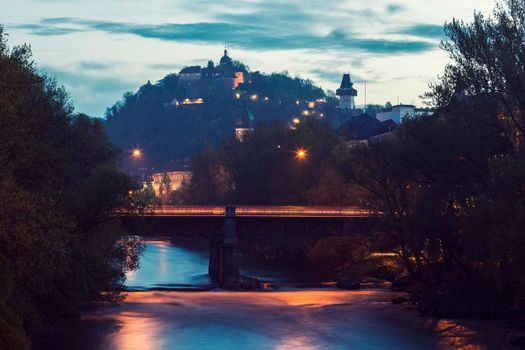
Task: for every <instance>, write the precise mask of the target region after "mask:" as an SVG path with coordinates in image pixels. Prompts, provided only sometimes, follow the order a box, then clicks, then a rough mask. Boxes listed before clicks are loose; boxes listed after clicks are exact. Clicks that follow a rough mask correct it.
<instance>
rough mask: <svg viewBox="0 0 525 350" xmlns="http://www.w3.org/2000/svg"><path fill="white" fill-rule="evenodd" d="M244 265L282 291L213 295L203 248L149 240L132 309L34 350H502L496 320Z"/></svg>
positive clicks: (86, 323) (102, 313) (90, 317)
mask: <svg viewBox="0 0 525 350" xmlns="http://www.w3.org/2000/svg"><path fill="white" fill-rule="evenodd" d="M243 266H244V267H245V269H244V271H243V273H244V274H247V275H255V276H258V277H262V278H263V279H264V280H267V281H268V280H270V281H272V282H274V283H277V284H279V285H280V286H281V287H280V288H277V289H275V290H274V289H270V290H261V291H255V292H251V291H250V292H234V291H222V290H208V288H209V287H210V281H209V279H208V276H207V268H208V257H207V252H206V249H205V247H200V248H199V247H197V248H196V247H191V248H189V247H185V246H181V245H180V244H174V243H172V242H169V241H148V242H146V251H145V254H144V256H143V257H142V258H141V267H140V269H139V270H137V271H134V272H132V273H130V274H129V275H128V276H127V282H126V284H127V286H128V287H129V289H130V290H132V291H131V292H130V293H129V294H128V297H127V298H126V300H125V302H123V303H122V304H120V305H117V306H112V307H106V308H103V309H97V310H96V311H94V312H92V313H89V314H86V315H85V316H84V317H83V319H82V321H81V323H80V325H78V326H75V327H71V328H70V329H68V330H67V332H61V333H60V334H58V335H56V336H54V337H52V339H46V340H45V341H41V342H39V343H38V344H37V345H36V349H78V350H97V349H104V350H132V349H133V350H135V349H137V350H139V349H140V350H142V349H146V350H149V349H181V350H185V349H214V350H223V349H249V350H259V349H274V350H277V349H279V350H284V349H310V350H314V349H405V350H406V349H408V350H410V349H491V348H494V349H500V348H502V347H501V345H502V343H500V342H498V340H497V338H498V337H495V336H494V335H490V334H491V331H492V330H493V327H494V326H495V325H496V324H495V323H490V322H483V323H480V322H470V323H469V322H462V323H457V322H454V321H451V320H436V319H432V318H428V317H421V316H418V315H417V313H416V312H415V311H413V310H407V306H403V305H393V304H392V303H391V302H390V299H392V298H393V297H395V296H396V294H393V293H392V292H389V291H387V290H385V289H380V288H369V289H364V290H359V291H342V290H337V289H333V288H324V287H321V286H319V287H315V288H298V287H297V285H300V283H299V282H301V281H300V280H302V281H308V283H310V284H311V282H312V280H311V279H308V277H309V276H301V274H300V273H294V271H293V269H291V268H288V269H286V268H279V269H275V267H267V266H265V265H261V264H258V263H257V262H253V261H247V262H245V263H244V264H243ZM293 276H295V279H294V277H293ZM297 276H301V278H299V279H298V278H297ZM310 277H311V276H310ZM489 335H490V336H489Z"/></svg>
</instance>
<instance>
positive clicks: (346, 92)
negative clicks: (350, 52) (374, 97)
mask: <svg viewBox="0 0 525 350" xmlns="http://www.w3.org/2000/svg"><path fill="white" fill-rule="evenodd" d="M353 86H354V84H353V83H352V80H351V79H350V74H348V73H346V74H343V79H342V80H341V86H340V87H339V89H337V91H336V94H337V95H338V96H357V90H356V89H354V87H353Z"/></svg>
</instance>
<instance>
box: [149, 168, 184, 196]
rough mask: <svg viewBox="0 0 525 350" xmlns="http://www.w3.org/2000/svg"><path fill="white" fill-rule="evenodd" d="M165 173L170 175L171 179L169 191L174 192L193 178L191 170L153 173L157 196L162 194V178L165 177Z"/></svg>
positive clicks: (152, 178)
mask: <svg viewBox="0 0 525 350" xmlns="http://www.w3.org/2000/svg"><path fill="white" fill-rule="evenodd" d="M164 175H166V176H168V178H169V179H170V188H169V192H173V191H176V190H178V189H180V187H181V186H182V184H183V183H184V182H186V183H187V182H188V181H189V180H190V179H191V171H166V172H158V173H153V174H152V175H151V184H152V186H153V190H154V191H155V194H156V195H157V196H160V194H161V193H160V188H161V185H162V179H163V178H164Z"/></svg>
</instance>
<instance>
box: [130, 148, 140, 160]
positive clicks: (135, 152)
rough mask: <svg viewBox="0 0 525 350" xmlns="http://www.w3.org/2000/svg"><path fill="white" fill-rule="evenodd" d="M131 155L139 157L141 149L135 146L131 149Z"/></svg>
mask: <svg viewBox="0 0 525 350" xmlns="http://www.w3.org/2000/svg"><path fill="white" fill-rule="evenodd" d="M131 155H132V156H133V158H140V157H142V150H141V149H139V148H135V149H134V150H133V151H131Z"/></svg>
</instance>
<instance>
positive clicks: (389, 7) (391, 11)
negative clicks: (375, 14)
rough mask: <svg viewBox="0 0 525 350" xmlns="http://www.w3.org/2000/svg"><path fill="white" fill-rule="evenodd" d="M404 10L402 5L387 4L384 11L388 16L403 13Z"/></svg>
mask: <svg viewBox="0 0 525 350" xmlns="http://www.w3.org/2000/svg"><path fill="white" fill-rule="evenodd" d="M405 8H406V7H405V6H404V5H401V4H389V5H387V7H386V11H387V12H388V13H389V14H395V13H399V12H403V11H404V10H405Z"/></svg>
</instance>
